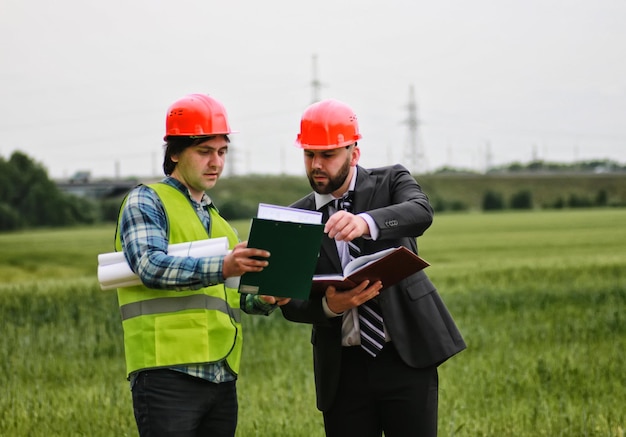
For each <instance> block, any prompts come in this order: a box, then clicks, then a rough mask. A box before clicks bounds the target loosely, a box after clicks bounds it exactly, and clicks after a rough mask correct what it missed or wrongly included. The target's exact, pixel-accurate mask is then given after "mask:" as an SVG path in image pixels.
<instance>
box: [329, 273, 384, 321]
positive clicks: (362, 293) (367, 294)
mask: <svg viewBox="0 0 626 437" xmlns="http://www.w3.org/2000/svg"><path fill="white" fill-rule="evenodd" d="M369 282H370V281H368V280H366V281H363V282H361V283H360V284H359V285H358V286H356V287H355V288H353V289H351V290H346V291H337V290H336V289H335V287H333V286H330V287H328V288H327V289H326V304H327V305H328V309H329V310H331V311H332V312H333V313H335V314H341V313H343V312H344V311H347V310H349V309H351V308H355V307H358V306H359V305H361V304H362V303H364V302H367V301H368V300H370V299H373V298H375V297H376V296H378V295H379V294H380V289H381V288H383V284H382V282H380V281H376V282H374V283H373V284H372V285H369Z"/></svg>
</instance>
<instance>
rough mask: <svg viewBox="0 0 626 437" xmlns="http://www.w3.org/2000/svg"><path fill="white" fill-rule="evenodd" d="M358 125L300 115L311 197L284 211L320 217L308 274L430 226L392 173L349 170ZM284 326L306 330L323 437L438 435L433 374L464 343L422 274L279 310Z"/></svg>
mask: <svg viewBox="0 0 626 437" xmlns="http://www.w3.org/2000/svg"><path fill="white" fill-rule="evenodd" d="M360 139H361V134H360V132H359V126H358V121H357V117H356V115H355V113H354V111H353V110H352V109H351V108H350V107H349V106H348V105H346V104H345V103H343V102H340V101H337V100H324V101H321V102H317V103H314V104H313V105H311V106H309V107H308V108H307V109H306V110H305V111H304V114H303V115H302V119H301V123H300V133H299V134H298V137H297V140H296V145H297V146H298V147H300V148H301V149H303V150H304V165H305V168H306V174H307V176H308V178H309V183H310V185H311V187H312V188H313V192H312V193H310V194H309V195H307V196H306V197H304V198H302V199H300V200H298V201H297V202H295V203H294V204H292V205H291V206H293V207H296V208H302V209H308V210H319V211H321V212H322V213H323V215H324V217H325V219H324V220H325V232H326V237H325V238H324V241H323V243H322V247H321V250H320V256H319V260H318V264H317V269H316V274H333V273H341V272H342V268H343V266H345V264H346V263H347V262H349V261H350V260H351V259H353V258H354V257H358V256H360V255H367V254H371V253H374V252H378V251H381V250H384V249H388V248H391V247H399V246H405V247H407V248H408V249H410V250H411V251H413V252H414V253H417V244H416V238H417V237H419V236H420V235H422V234H423V233H424V232H425V231H426V230H427V229H428V227H429V226H430V224H431V223H432V219H433V210H432V207H431V206H430V204H429V202H428V198H427V197H426V195H425V194H424V193H423V192H422V190H421V188H420V186H419V185H418V184H417V182H416V180H415V179H414V178H413V176H411V174H410V173H409V172H408V171H407V169H406V168H404V167H403V166H401V165H394V166H390V167H381V168H373V169H365V168H363V167H360V166H359V165H358V162H359V158H360V155H361V151H360V149H359V147H358V140H360ZM281 310H282V312H283V315H284V316H285V318H287V319H289V320H292V321H295V322H302V323H311V324H312V325H313V332H312V337H311V342H312V343H313V356H314V367H315V369H314V371H315V385H316V393H317V406H318V408H319V409H320V410H321V411H322V412H323V415H324V426H325V430H326V435H327V436H329V437H346V436H358V437H380V436H381V435H382V433H383V432H384V433H385V437H406V436H424V437H433V436H436V435H437V410H438V399H437V396H438V372H437V366H439V365H440V364H441V363H443V362H444V361H446V360H447V359H448V358H450V357H451V356H453V355H455V354H456V353H458V352H460V351H462V350H463V349H465V347H466V346H465V342H464V340H463V338H462V336H461V334H460V332H459V331H458V329H457V327H456V325H455V323H454V321H453V319H452V317H451V315H450V314H449V312H448V310H447V309H446V306H445V305H444V303H443V301H442V299H441V297H440V296H439V294H438V292H437V290H436V289H435V286H434V285H433V284H432V283H431V282H430V280H429V279H428V277H427V276H426V274H425V273H424V272H423V271H420V272H418V273H415V274H413V275H411V276H409V277H408V278H406V279H404V280H402V281H401V282H399V283H398V284H397V285H393V286H390V287H385V284H381V283H380V282H379V281H377V282H370V281H364V282H363V283H362V284H360V285H359V286H357V287H356V288H354V289H352V290H348V291H344V292H337V291H336V290H335V288H334V287H332V286H331V287H328V289H327V290H326V292H325V293H324V294H316V293H311V296H310V298H309V300H306V301H302V300H294V299H292V300H291V301H290V302H289V303H287V304H286V305H285V306H282V307H281Z"/></svg>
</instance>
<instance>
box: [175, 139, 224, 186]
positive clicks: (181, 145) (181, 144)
mask: <svg viewBox="0 0 626 437" xmlns="http://www.w3.org/2000/svg"><path fill="white" fill-rule="evenodd" d="M215 137H217V135H209V136H206V137H196V136H193V137H176V136H168V137H166V138H165V144H164V145H163V147H164V148H165V156H164V157H163V173H165V176H169V175H171V174H172V173H173V172H174V169H175V168H176V163H175V162H174V161H172V156H174V155H178V154H180V153H182V151H183V150H185V149H186V148H188V147H191V146H195V145H196V144H200V143H203V142H205V141H207V140H210V139H212V138H215ZM224 139H225V140H226V142H227V143H230V139H229V138H228V135H224Z"/></svg>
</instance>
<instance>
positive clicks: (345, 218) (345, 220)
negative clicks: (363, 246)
mask: <svg viewBox="0 0 626 437" xmlns="http://www.w3.org/2000/svg"><path fill="white" fill-rule="evenodd" d="M324 232H326V233H327V234H328V236H329V237H330V238H334V239H335V240H338V241H352V240H354V239H355V238H358V237H361V236H363V235H369V234H370V228H369V226H368V224H367V222H366V221H365V220H364V219H363V218H362V217H359V216H358V215H354V214H352V213H349V212H348V211H337V212H336V213H334V214H333V215H331V216H330V218H329V219H328V221H327V222H326V226H324Z"/></svg>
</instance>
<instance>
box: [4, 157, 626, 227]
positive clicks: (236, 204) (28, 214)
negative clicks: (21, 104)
mask: <svg viewBox="0 0 626 437" xmlns="http://www.w3.org/2000/svg"><path fill="white" fill-rule="evenodd" d="M575 166H576V167H578V169H579V171H578V172H575V171H574V168H572V166H569V167H568V168H569V170H570V171H568V172H564V173H561V172H562V171H564V169H565V167H566V166H565V165H564V166H562V167H560V169H561V171H555V172H549V173H546V170H547V169H555V168H556V165H555V164H549V165H548V164H546V163H543V164H541V165H539V164H538V163H531V164H529V165H528V166H525V167H524V169H523V170H522V169H520V167H519V166H518V165H511V167H510V168H509V169H508V171H500V172H495V171H494V172H491V173H488V174H480V175H479V174H469V173H465V172H460V171H459V172H453V171H451V170H450V169H448V171H440V172H435V173H431V174H423V175H418V176H416V179H417V181H418V183H420V185H421V186H422V188H423V189H424V191H425V193H426V194H427V195H428V196H429V198H430V201H431V204H432V205H433V207H434V209H435V211H436V212H437V213H442V212H444V213H445V212H453V211H464V210H482V211H494V210H506V209H528V210H531V209H560V208H589V207H624V206H626V173H624V172H622V171H621V170H622V168H621V167H619V166H618V165H617V164H616V163H609V162H606V161H591V162H586V163H578V164H575ZM609 167H610V168H611V169H612V171H611V172H608V173H606V172H604V171H603V170H602V171H599V169H607V168H609ZM520 172H521V175H520ZM530 173H532V174H530ZM560 174H562V175H561V176H560ZM516 175H519V176H516ZM310 191H311V187H310V186H309V184H308V181H307V178H306V177H305V176H304V175H302V176H287V175H281V176H268V175H247V176H231V177H223V178H221V179H220V182H219V184H218V186H217V187H216V188H215V189H214V190H211V191H210V192H209V193H208V194H209V195H210V197H211V198H212V199H213V201H214V202H215V205H216V206H217V207H218V208H219V210H220V213H221V214H222V215H223V216H224V217H225V218H226V219H227V220H237V219H250V218H251V217H253V216H254V215H255V214H256V210H257V207H258V204H259V202H264V203H273V204H276V205H289V204H291V203H292V202H294V201H295V200H297V199H299V198H300V197H302V196H305V195H306V194H307V193H309V192H310ZM123 197H124V195H121V196H117V197H114V198H106V199H95V198H87V197H78V196H75V195H72V194H69V193H65V192H63V191H61V190H60V189H59V188H58V187H57V185H56V184H55V182H54V181H52V180H51V179H49V177H48V174H47V171H46V170H45V168H44V167H43V166H42V165H40V164H38V163H37V162H35V161H34V160H33V159H31V158H30V157H28V156H27V155H26V154H24V153H22V152H14V153H13V154H12V155H11V156H10V157H9V158H8V159H4V158H3V157H1V156H0V231H13V230H20V229H29V228H38V227H64V226H75V225H90V224H95V223H103V222H106V223H110V222H115V221H116V220H117V216H118V213H119V207H120V204H121V202H122V199H123Z"/></svg>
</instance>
